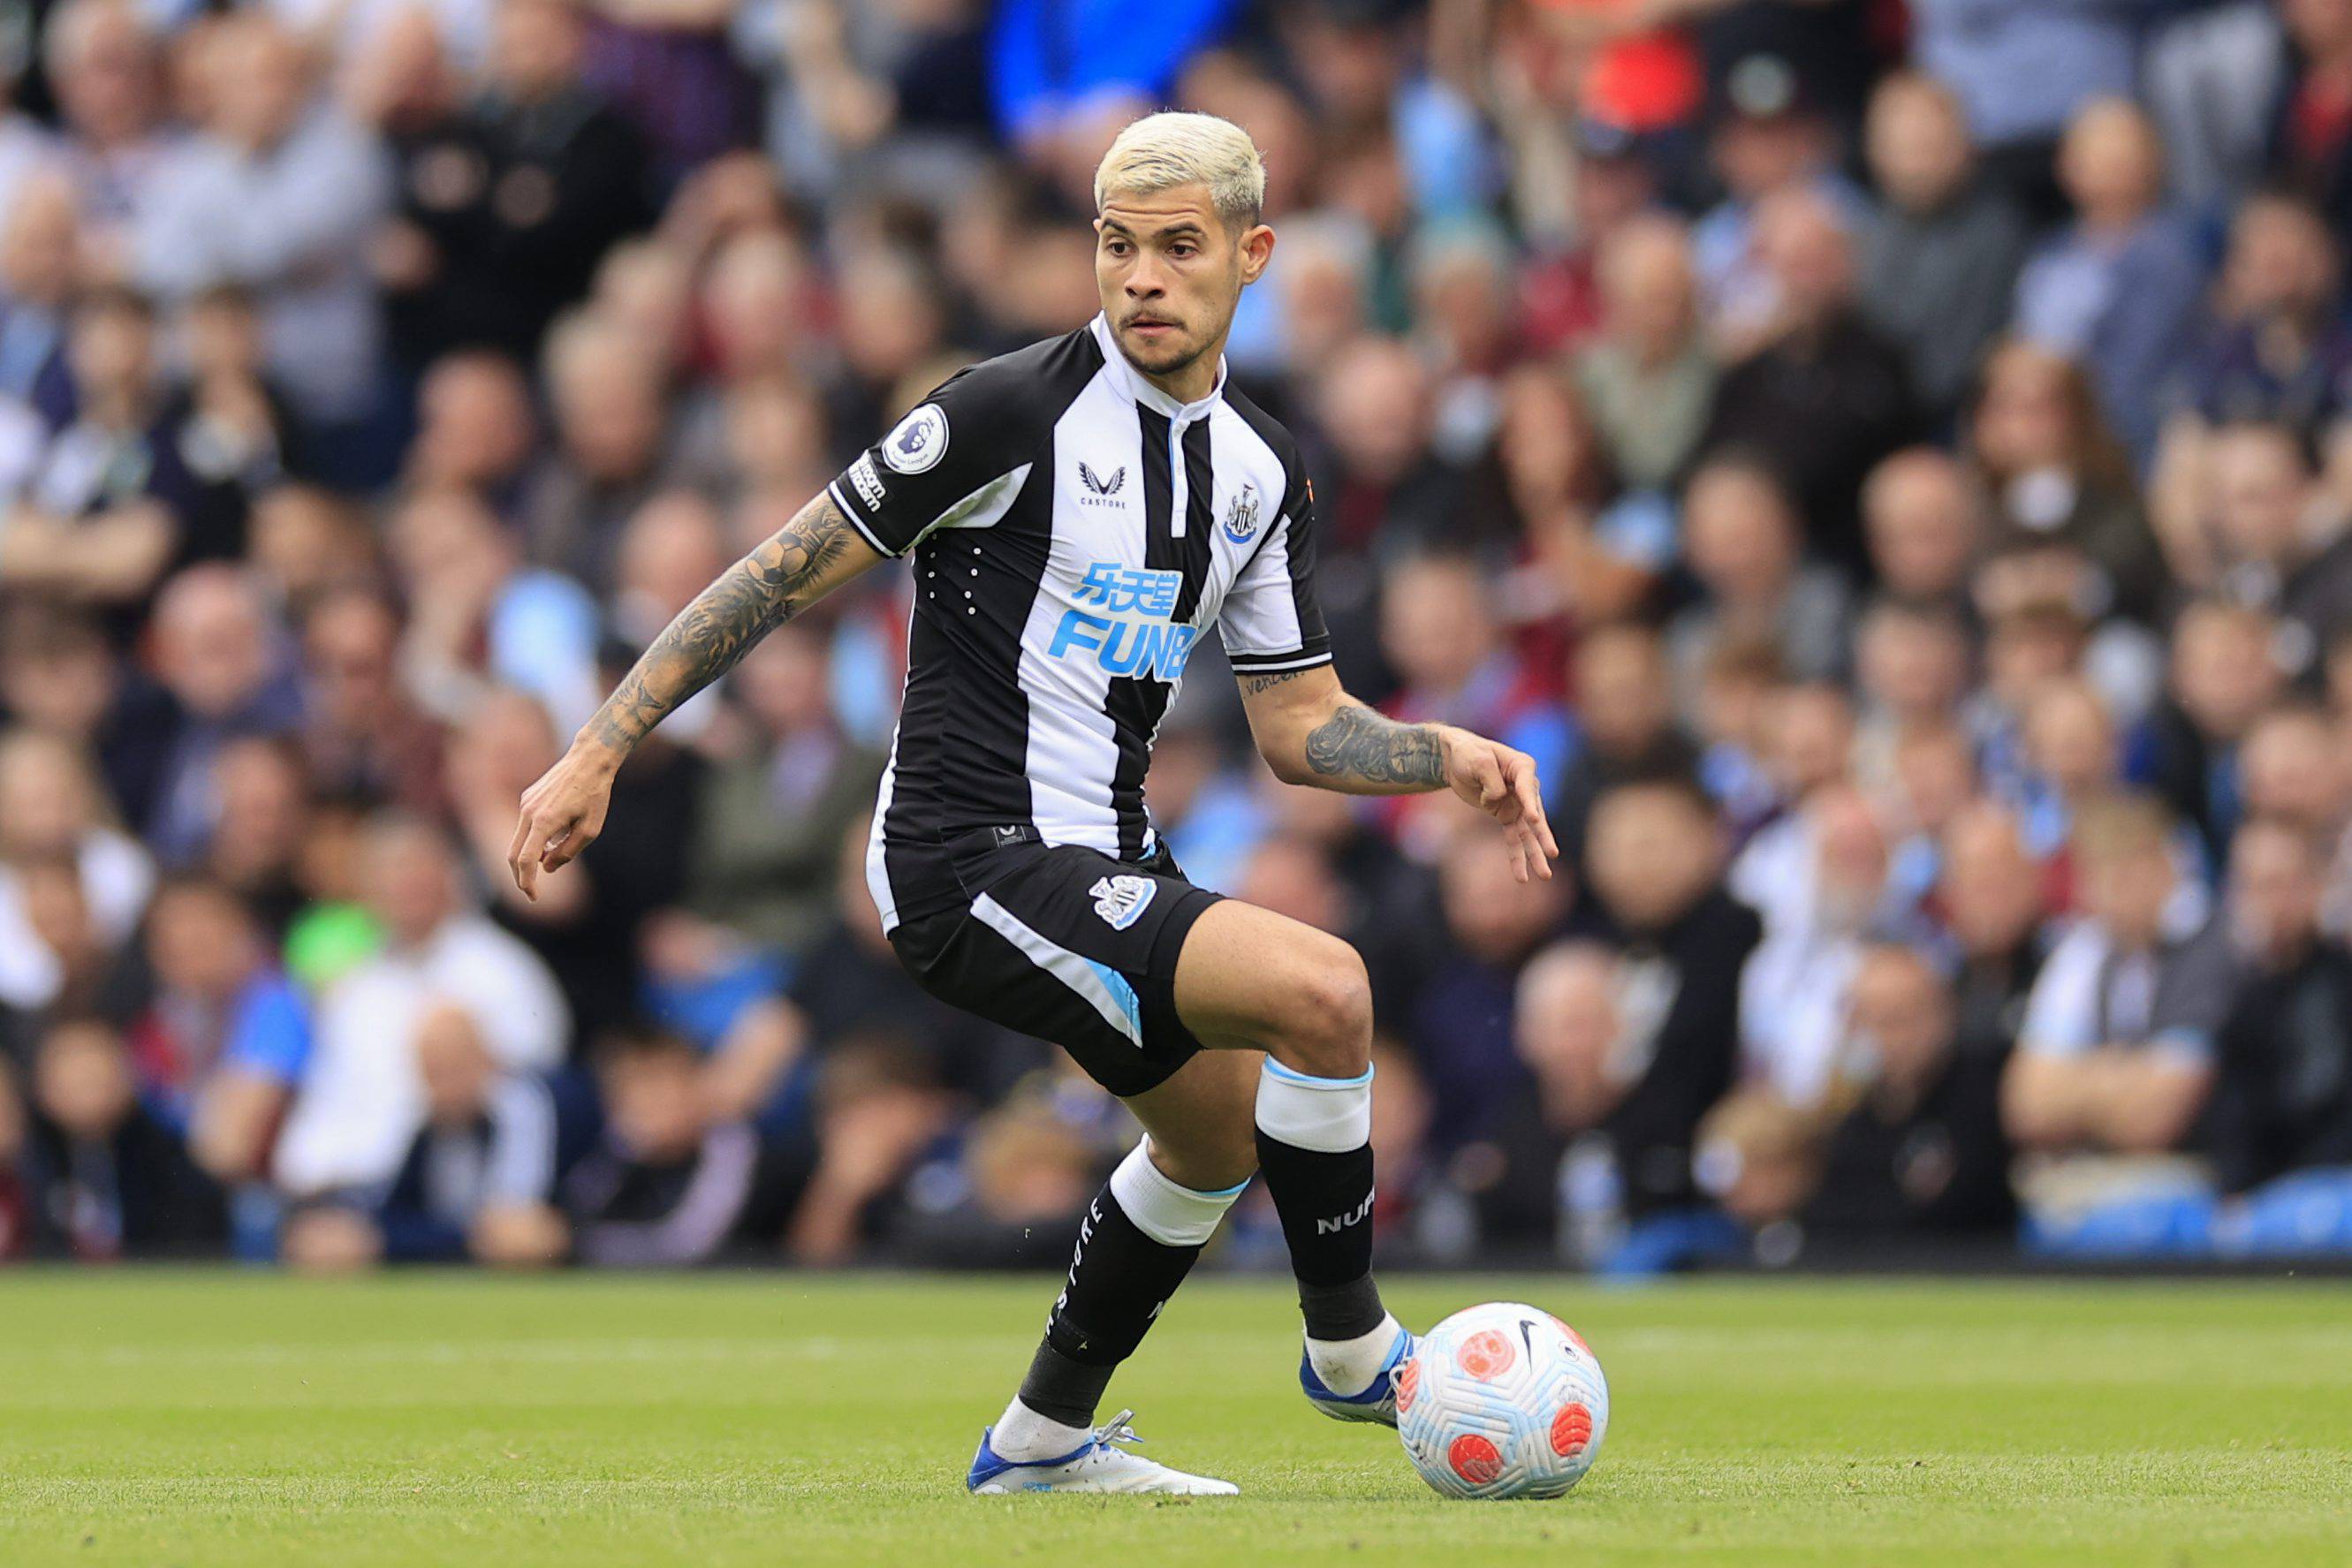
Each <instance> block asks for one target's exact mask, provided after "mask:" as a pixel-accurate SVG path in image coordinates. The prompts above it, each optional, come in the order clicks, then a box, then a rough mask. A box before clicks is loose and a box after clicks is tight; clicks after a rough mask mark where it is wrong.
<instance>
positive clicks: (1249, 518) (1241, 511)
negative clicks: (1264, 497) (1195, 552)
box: [1225, 485, 1257, 545]
mask: <svg viewBox="0 0 2352 1568" xmlns="http://www.w3.org/2000/svg"><path fill="white" fill-rule="evenodd" d="M1256 533H1257V486H1255V485H1244V486H1242V487H1241V491H1240V493H1239V494H1238V495H1236V496H1234V504H1233V505H1232V506H1231V507H1227V508H1226V509H1225V538H1229V539H1231V540H1233V541H1234V543H1235V544H1237V545H1245V544H1247V543H1249V542H1250V539H1251V538H1253V537H1254V536H1255V534H1256Z"/></svg>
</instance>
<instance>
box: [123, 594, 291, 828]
mask: <svg viewBox="0 0 2352 1568" xmlns="http://www.w3.org/2000/svg"><path fill="white" fill-rule="evenodd" d="M274 630H275V628H274V627H273V625H272V623H271V620H270V617H269V614H268V610H267V608H266V607H265V606H264V604H263V602H262V599H261V595H260V592H259V591H258V589H257V585H256V583H255V582H254V580H253V579H252V577H251V575H250V574H249V573H247V572H246V571H245V570H242V569H240V568H237V567H233V566H228V565H212V566H200V567H192V568H190V569H189V570H186V571H184V572H183V573H181V574H180V575H179V576H178V577H175V578H173V580H172V581H171V582H170V584H169V585H168V586H166V587H165V589H164V590H163V593H162V594H160V595H159V596H158V597H157V599H156V602H155V622H154V642H155V664H156V674H157V675H158V676H159V678H160V679H161V681H162V683H163V688H164V690H165V691H166V692H167V693H168V694H169V695H170V697H171V699H172V719H171V722H170V727H169V728H168V730H167V731H166V733H167V734H168V735H169V736H170V743H169V747H168V749H167V750H166V751H165V753H164V758H163V769H162V772H161V774H160V776H159V778H158V780H157V786H156V795H155V799H154V800H153V802H152V804H151V805H150V806H149V808H148V810H147V820H146V838H147V841H148V842H149V843H151V844H152V845H153V846H154V847H155V850H156V852H157V853H158V854H159V855H161V856H162V857H163V859H164V860H165V861H166V862H169V863H175V864H180V863H185V862H188V861H190V860H193V859H194V857H195V856H196V855H197V854H198V852H200V851H201V849H202V847H203V845H204V843H205V840H206V839H207V838H209V837H210V835H211V831H212V828H213V825H214V823H215V821H217V819H218V816H219V812H220V806H221V796H220V781H219V779H218V778H217V776H216V770H217V767H218V764H219V761H220V758H221V754H222V751H223V750H224V748H225V747H227V746H228V744H229V743H230V742H231V741H233V740H236V739H238V738H240V737H246V736H255V735H261V736H278V735H285V734H288V733H289V732H290V731H292V730H293V728H294V727H295V726H296V724H297V722H298V719H299V705H300V697H299V694H298V691H297V688H296V686H295V684H294V681H293V677H292V674H291V672H290V671H289V670H288V669H287V668H286V667H285V665H284V664H283V650H282V649H281V648H280V647H278V646H277V645H276V639H275V638H274V636H273V632H274Z"/></svg>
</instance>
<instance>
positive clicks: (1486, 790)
mask: <svg viewBox="0 0 2352 1568" xmlns="http://www.w3.org/2000/svg"><path fill="white" fill-rule="evenodd" d="M1470 777H1471V778H1472V779H1474V780H1475V781H1476V783H1477V785H1478V804H1479V805H1480V806H1481V807H1482V808H1483V809H1485V810H1489V811H1491V810H1494V809H1495V805H1496V801H1498V800H1502V799H1503V797H1504V796H1505V795H1506V794H1507V793H1508V792H1509V789H1510V785H1509V783H1508V782H1507V780H1506V779H1504V778H1503V768H1502V764H1500V763H1498V762H1496V760H1495V754H1494V753H1493V752H1491V751H1481V752H1479V753H1478V754H1477V755H1476V756H1475V757H1474V758H1471V759H1470Z"/></svg>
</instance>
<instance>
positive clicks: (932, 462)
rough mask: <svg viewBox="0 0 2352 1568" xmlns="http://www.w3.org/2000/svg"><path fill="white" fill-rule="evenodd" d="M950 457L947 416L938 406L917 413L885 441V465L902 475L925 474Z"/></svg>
mask: <svg viewBox="0 0 2352 1568" xmlns="http://www.w3.org/2000/svg"><path fill="white" fill-rule="evenodd" d="M946 455H948V416H947V412H946V411H945V410H944V409H942V408H940V405H939V404H937V403H935V402H927V403H925V404H923V406H922V407H920V408H919V409H917V410H915V412H914V413H910V414H908V416H907V417H906V418H904V419H902V420H900V421H899V422H898V429H896V430H894V431H892V432H891V433H890V434H887V435H886V436H884V437H883V438H882V461H883V462H885V463H887V464H888V465H890V466H891V467H893V468H895V469H897V470H898V472H899V473H901V474H920V473H923V472H925V471H926V470H928V469H930V468H933V467H936V466H937V465H938V464H939V461H940V458H942V457H944V456H946Z"/></svg>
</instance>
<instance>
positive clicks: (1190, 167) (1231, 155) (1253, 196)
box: [1095, 112, 1265, 225]
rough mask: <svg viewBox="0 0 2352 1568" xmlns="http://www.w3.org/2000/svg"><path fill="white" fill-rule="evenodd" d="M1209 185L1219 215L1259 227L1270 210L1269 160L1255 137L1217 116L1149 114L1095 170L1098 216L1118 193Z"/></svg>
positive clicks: (1117, 141) (1120, 136)
mask: <svg viewBox="0 0 2352 1568" xmlns="http://www.w3.org/2000/svg"><path fill="white" fill-rule="evenodd" d="M1179 185H1206V186H1207V187H1208V188H1209V200H1210V202H1211V204H1213V205H1214V206H1215V208H1216V209H1217V215H1218V216H1219V217H1221V218H1223V219H1224V220H1225V222H1227V223H1228V224H1233V225H1245V224H1254V223H1255V222H1256V221H1257V216H1258V213H1259V210H1260V209H1261V208H1263V207H1264V206H1265V159H1264V158H1262V157H1260V156H1259V155H1258V151H1257V143H1256V142H1255V141H1251V140H1250V137H1249V132H1248V131H1244V130H1243V129H1242V128H1241V127H1240V126H1238V125H1235V124H1234V122H1233V121H1232V120H1220V119H1218V118H1217V117H1216V116H1215V115H1213V114H1179V113H1174V112H1168V113H1161V114H1147V115H1145V116H1144V117H1143V118H1142V119H1141V120H1136V121H1134V122H1133V123H1132V124H1130V125H1129V126H1128V128H1127V129H1126V130H1124V131H1120V132H1119V133H1118V136H1117V137H1116V138H1115V139H1113V141H1111V144H1110V151H1109V152H1106V153H1104V154H1103V160H1102V162H1101V163H1099V164H1098V165H1097V166H1096V168H1095V211H1097V212H1100V211H1102V209H1103V204H1105V203H1106V202H1107V201H1108V200H1109V198H1110V195H1111V193H1112V192H1114V191H1132V192H1135V193H1139V194H1144V195H1149V194H1151V193H1155V192H1160V191H1170V190H1173V189H1175V188H1176V187H1177V186H1179Z"/></svg>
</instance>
